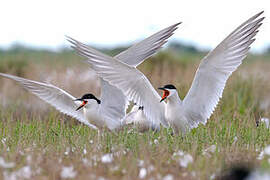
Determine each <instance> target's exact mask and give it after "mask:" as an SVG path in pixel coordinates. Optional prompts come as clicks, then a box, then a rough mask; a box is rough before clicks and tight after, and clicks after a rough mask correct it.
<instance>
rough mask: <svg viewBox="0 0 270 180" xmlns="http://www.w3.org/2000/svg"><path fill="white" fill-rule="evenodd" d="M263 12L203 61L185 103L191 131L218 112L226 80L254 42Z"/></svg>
mask: <svg viewBox="0 0 270 180" xmlns="http://www.w3.org/2000/svg"><path fill="white" fill-rule="evenodd" d="M262 13H263V12H260V13H258V14H256V15H255V16H253V17H251V18H250V19H248V20H247V21H245V22H244V23H243V24H241V25H240V26H239V27H238V28H236V29H235V30H234V31H233V32H232V33H231V34H230V35H229V36H227V37H226V38H225V39H224V40H223V41H222V42H221V43H220V44H219V45H218V46H217V47H216V48H215V49H214V50H213V51H211V52H210V53H209V54H208V55H207V56H206V57H205V58H203V60H202V62H201V63H200V65H199V68H198V69H197V72H196V75H195V78H194V80H193V82H192V85H191V88H190V90H189V92H188V93H187V95H186V97H185V99H184V101H183V105H184V111H185V115H186V118H187V119H188V121H189V124H190V127H191V128H192V127H196V126H197V125H198V123H203V124H205V123H206V122H207V119H208V118H209V117H210V116H211V114H212V113H213V111H214V110H215V107H216V106H217V104H218V102H219V99H220V98H221V97H222V93H223V90H224V87H225V84H226V81H227V79H228V78H229V77H230V75H231V74H232V72H233V71H235V70H236V69H237V67H238V66H239V65H240V64H241V63H242V61H243V59H244V58H245V57H246V56H247V53H248V51H249V49H250V45H251V44H252V43H253V42H254V41H255V38H254V37H255V36H256V34H257V33H258V28H259V27H260V26H261V25H262V21H263V19H264V17H262V18H259V16H260V15H261V14H262ZM258 18H259V19H258Z"/></svg>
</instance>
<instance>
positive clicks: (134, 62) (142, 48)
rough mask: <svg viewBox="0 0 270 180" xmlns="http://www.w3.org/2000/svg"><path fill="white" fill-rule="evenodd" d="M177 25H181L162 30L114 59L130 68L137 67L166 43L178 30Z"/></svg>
mask: <svg viewBox="0 0 270 180" xmlns="http://www.w3.org/2000/svg"><path fill="white" fill-rule="evenodd" d="M179 24H181V22H180V23H177V24H174V25H171V26H169V27H167V28H165V29H162V30H161V31H159V32H157V33H155V34H153V35H152V36H150V37H148V38H146V39H144V40H142V41H141V42H139V43H137V44H135V45H133V46H131V47H130V48H128V49H127V50H125V51H123V52H121V53H120V54H118V55H116V56H115V57H114V58H115V59H117V60H119V61H121V62H123V63H126V64H128V65H130V66H134V67H136V66H138V65H139V64H141V63H142V62H143V61H144V60H145V59H147V58H148V57H151V56H153V55H154V54H155V53H156V52H157V51H158V50H159V49H160V48H161V47H162V45H163V44H165V43H166V42H167V40H168V38H169V37H171V36H172V35H173V32H174V31H175V30H176V29H177V28H178V25H179Z"/></svg>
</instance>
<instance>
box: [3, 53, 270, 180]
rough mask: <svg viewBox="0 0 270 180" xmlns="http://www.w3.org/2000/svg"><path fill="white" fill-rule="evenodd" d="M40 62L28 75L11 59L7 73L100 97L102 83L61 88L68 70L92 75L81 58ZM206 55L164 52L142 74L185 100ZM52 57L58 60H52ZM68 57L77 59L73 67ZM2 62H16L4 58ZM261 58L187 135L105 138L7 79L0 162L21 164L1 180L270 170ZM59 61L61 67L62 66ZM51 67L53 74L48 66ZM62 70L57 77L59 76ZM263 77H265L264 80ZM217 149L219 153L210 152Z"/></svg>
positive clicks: (238, 74) (197, 176)
mask: <svg viewBox="0 0 270 180" xmlns="http://www.w3.org/2000/svg"><path fill="white" fill-rule="evenodd" d="M68 53H69V52H68ZM37 56H38V58H37V59H39V60H38V61H37V62H35V61H34V60H31V61H28V63H27V64H26V65H22V66H23V68H21V65H18V67H16V65H17V63H14V64H13V65H11V67H13V68H14V69H12V68H11V67H9V66H6V63H7V62H9V60H6V61H5V62H3V61H2V62H1V63H0V65H1V66H0V67H3V66H5V68H6V69H5V72H8V73H14V74H16V72H20V75H21V76H24V77H28V78H31V79H32V78H34V79H36V80H39V77H40V74H42V73H45V72H46V74H47V75H48V77H47V78H51V79H52V81H53V82H54V83H55V84H56V85H58V86H60V87H61V88H64V89H65V90H68V91H69V92H71V94H74V95H78V96H80V95H81V94H82V93H84V92H89V91H91V92H92V91H96V92H98V90H96V87H97V86H98V83H97V82H96V81H95V82H92V81H91V82H92V83H93V84H92V85H89V84H88V85H87V84H86V85H85V86H82V85H81V86H78V84H77V82H76V81H77V80H78V79H76V78H75V79H70V80H69V81H68V82H69V83H70V84H69V83H67V84H61V80H63V79H65V78H66V72H67V69H72V70H74V72H80V73H81V72H83V71H88V70H89V69H88V67H85V65H84V64H83V63H81V64H80V63H77V62H76V60H78V59H79V58H78V57H77V56H74V59H73V58H71V57H70V56H68V55H67V54H65V52H63V53H62V54H61V53H60V54H58V53H55V54H53V55H52V56H51V55H46V53H45V54H43V55H37ZM188 56H189V57H188ZM201 56H202V54H197V55H195V56H192V55H187V54H185V55H184V58H183V60H182V57H181V56H180V57H179V55H177V54H172V53H166V52H163V53H160V54H158V55H157V56H155V57H153V58H152V60H149V61H146V62H145V63H144V64H143V65H141V66H140V67H139V68H140V69H141V70H142V71H143V72H144V73H145V74H146V75H147V77H149V79H150V80H151V82H152V83H153V85H154V87H155V88H156V87H158V86H159V85H164V84H166V83H173V84H175V85H176V86H177V88H178V90H179V94H180V97H181V98H183V97H184V96H185V94H186V92H187V91H188V89H189V87H190V84H191V82H192V79H193V76H194V72H195V71H196V68H197V65H198V63H199V61H198V60H199V59H200V57H201ZM27 57H28V56H26V57H25V56H22V54H20V53H19V54H18V55H17V56H16V57H15V56H14V57H13V58H10V59H13V61H14V62H16V61H17V60H19V59H21V61H22V62H27V61H25V58H27ZM48 57H52V58H53V59H51V60H48ZM65 57H69V60H68V63H67V64H66V63H64V62H65ZM72 57H73V56H72ZM2 58H9V57H5V56H4V57H3V55H2ZM189 58H190V59H192V60H191V61H190V62H188V61H187V59H189ZM260 58H261V57H260V56H252V58H251V60H248V61H247V62H246V63H244V64H243V65H242V66H241V68H240V69H239V70H238V71H237V72H236V73H234V74H233V75H232V78H230V79H229V81H228V84H227V86H226V88H225V90H224V94H223V98H222V99H221V101H220V103H219V105H218V106H217V108H216V110H215V112H214V113H213V115H212V116H211V118H210V119H209V120H208V123H207V124H206V125H205V126H204V125H200V126H199V127H198V128H196V129H193V130H192V131H190V132H189V133H187V134H186V135H185V136H172V135H171V132H172V130H171V129H165V128H162V129H161V131H160V132H157V133H154V132H151V131H150V132H146V133H144V134H141V133H138V132H137V131H136V129H134V130H130V129H129V128H126V129H123V130H122V131H120V132H117V133H112V132H109V131H107V130H103V131H102V133H101V135H100V136H98V132H97V131H95V130H92V129H89V128H88V127H86V126H84V125H81V124H80V123H78V122H77V121H76V120H74V119H72V118H69V117H67V116H64V115H62V114H60V113H58V112H57V111H56V110H54V109H53V108H50V107H49V106H47V105H46V104H45V103H43V102H42V101H39V100H37V98H36V97H34V96H33V95H30V94H29V93H28V92H25V91H22V89H21V87H20V86H17V85H15V84H14V83H10V81H8V80H2V79H1V80H0V83H1V84H2V86H1V87H0V93H1V94H0V100H1V102H2V104H3V106H2V108H1V109H0V140H1V142H0V156H1V157H3V159H4V160H5V161H6V162H14V163H15V166H14V167H12V168H2V167H1V166H0V172H1V174H2V175H0V178H1V176H2V179H3V178H5V177H6V178H7V177H11V175H14V174H16V173H17V174H18V172H19V171H20V170H21V169H22V168H23V167H30V169H31V176H30V178H31V179H61V178H63V176H61V172H62V171H63V168H64V167H70V166H72V167H73V168H74V171H75V172H76V177H75V178H73V179H98V178H100V179H101V178H102V177H103V178H105V179H139V174H140V172H141V171H143V169H144V168H145V170H146V172H147V174H146V176H145V178H146V179H150V178H153V179H162V178H163V177H165V176H167V175H171V176H173V177H174V179H209V178H210V177H211V176H212V177H213V175H215V176H218V175H219V174H221V173H222V172H223V171H224V170H226V169H229V168H230V167H232V166H234V165H238V164H241V165H245V166H249V167H256V168H262V169H266V170H270V165H269V163H268V158H267V156H266V157H265V158H263V159H262V160H259V159H257V157H258V155H259V154H260V152H261V151H262V150H263V149H264V148H265V147H266V146H268V145H269V144H270V132H269V129H267V128H266V126H265V124H264V123H258V122H259V119H260V118H261V117H264V116H266V117H269V107H267V108H265V109H261V108H260V103H261V101H262V100H267V99H268V98H269V95H268V92H269V88H270V87H268V85H267V82H268V80H269V78H270V75H269V74H268V73H267V69H269V67H270V61H268V60H267V59H265V58H262V59H260ZM72 59H73V60H72ZM179 59H180V60H179ZM254 59H256V61H255V60H254ZM54 60H55V61H57V60H59V61H61V62H58V61H57V63H54ZM43 61H44V62H43ZM29 62H31V63H29ZM9 63H13V62H9ZM15 64H16V65H15ZM48 64H49V67H50V68H47V67H44V66H47V65H48ZM63 64H64V65H63ZM52 67H53V68H52ZM30 68H31V69H30ZM17 69H20V71H17ZM37 69H42V71H38V70H37ZM55 69H56V70H57V76H53V75H52V74H54V72H55ZM264 70H265V71H264ZM262 72H263V73H264V74H263V76H260V75H258V74H260V73H262ZM50 75H51V76H50ZM168 77H169V78H168ZM70 78H73V77H70ZM45 80H46V79H45ZM89 82H90V81H89ZM59 84H60V85H59ZM69 86H70V87H69ZM71 87H72V88H71ZM256 122H257V123H258V126H257V124H256ZM212 145H215V147H216V148H214V149H213V150H209V147H211V146H212ZM212 147H213V146H212ZM207 149H208V150H207ZM181 152H183V153H184V154H185V155H186V154H189V155H191V156H192V162H191V163H189V164H188V165H187V166H186V167H183V166H181V165H180V162H182V158H183V156H184V155H183V154H182V153H181ZM106 154H109V156H112V157H113V159H111V162H110V160H109V162H107V163H106V162H105V161H104V159H103V158H104V155H106ZM71 179H72V178H71Z"/></svg>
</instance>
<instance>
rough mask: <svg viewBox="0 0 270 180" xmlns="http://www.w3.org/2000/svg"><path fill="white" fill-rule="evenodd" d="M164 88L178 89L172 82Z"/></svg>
mask: <svg viewBox="0 0 270 180" xmlns="http://www.w3.org/2000/svg"><path fill="white" fill-rule="evenodd" d="M163 88H164V89H176V87H175V86H174V85H172V84H167V85H165V86H164V87H163Z"/></svg>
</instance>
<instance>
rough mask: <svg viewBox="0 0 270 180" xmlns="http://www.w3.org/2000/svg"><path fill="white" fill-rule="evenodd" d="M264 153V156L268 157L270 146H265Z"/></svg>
mask: <svg viewBox="0 0 270 180" xmlns="http://www.w3.org/2000/svg"><path fill="white" fill-rule="evenodd" d="M264 153H265V154H266V155H270V145H269V146H267V147H266V148H264Z"/></svg>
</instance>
